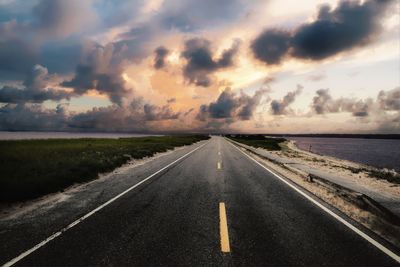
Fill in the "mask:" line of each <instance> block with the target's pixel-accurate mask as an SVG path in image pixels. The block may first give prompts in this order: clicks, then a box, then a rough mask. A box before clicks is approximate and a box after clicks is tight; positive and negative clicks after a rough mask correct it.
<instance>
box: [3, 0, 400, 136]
mask: <svg viewBox="0 0 400 267" xmlns="http://www.w3.org/2000/svg"><path fill="white" fill-rule="evenodd" d="M0 130H2V131H79V132H94V131H99V132H137V133H167V132H170V133H181V132H182V133H184V132H204V133H292V134H295V133H363V134H365V133H400V1H396V0H364V1H353V0H344V1H337V0H307V1H296V0H287V1H279V0H265V1H262V0H254V1H246V0H203V1H197V0H169V1H166V0H130V1H127V0H85V1H80V0H0Z"/></svg>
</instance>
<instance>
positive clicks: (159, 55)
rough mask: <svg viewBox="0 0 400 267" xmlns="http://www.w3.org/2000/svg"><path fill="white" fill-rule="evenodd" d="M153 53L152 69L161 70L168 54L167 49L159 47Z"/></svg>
mask: <svg viewBox="0 0 400 267" xmlns="http://www.w3.org/2000/svg"><path fill="white" fill-rule="evenodd" d="M154 53H155V59H154V68H156V69H161V68H163V67H164V66H165V57H166V56H167V55H168V53H169V51H168V49H167V48H165V47H163V46H159V47H157V49H156V50H155V51H154Z"/></svg>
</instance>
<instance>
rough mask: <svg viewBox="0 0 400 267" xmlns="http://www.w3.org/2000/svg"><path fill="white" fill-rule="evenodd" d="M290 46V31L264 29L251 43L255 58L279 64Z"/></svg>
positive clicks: (271, 63) (270, 63)
mask: <svg viewBox="0 0 400 267" xmlns="http://www.w3.org/2000/svg"><path fill="white" fill-rule="evenodd" d="M289 48H290V32H287V31H281V30H275V29H271V30H266V31H264V32H263V33H261V34H260V35H259V36H258V37H257V38H256V39H255V40H254V41H253V43H252V44H251V49H252V50H253V52H254V55H255V57H256V58H257V59H259V60H261V61H263V62H265V63H267V64H269V65H273V64H279V63H281V60H282V59H283V57H284V56H285V54H286V53H287V51H288V50H289Z"/></svg>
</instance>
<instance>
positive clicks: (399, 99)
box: [377, 87, 400, 110]
mask: <svg viewBox="0 0 400 267" xmlns="http://www.w3.org/2000/svg"><path fill="white" fill-rule="evenodd" d="M377 101H378V103H379V106H380V108H381V109H383V110H400V87H397V88H394V89H393V90H390V91H387V92H385V91H380V92H379V94H378V100H377Z"/></svg>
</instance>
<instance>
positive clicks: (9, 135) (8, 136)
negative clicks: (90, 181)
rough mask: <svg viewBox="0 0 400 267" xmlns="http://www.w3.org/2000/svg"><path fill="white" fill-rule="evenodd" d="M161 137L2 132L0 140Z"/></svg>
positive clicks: (125, 134)
mask: <svg viewBox="0 0 400 267" xmlns="http://www.w3.org/2000/svg"><path fill="white" fill-rule="evenodd" d="M143 136H160V135H156V134H131V133H72V132H2V131H0V140H20V139H54V138H67V139H71V138H120V137H143Z"/></svg>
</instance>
